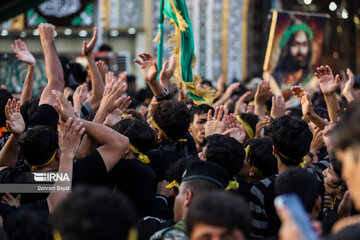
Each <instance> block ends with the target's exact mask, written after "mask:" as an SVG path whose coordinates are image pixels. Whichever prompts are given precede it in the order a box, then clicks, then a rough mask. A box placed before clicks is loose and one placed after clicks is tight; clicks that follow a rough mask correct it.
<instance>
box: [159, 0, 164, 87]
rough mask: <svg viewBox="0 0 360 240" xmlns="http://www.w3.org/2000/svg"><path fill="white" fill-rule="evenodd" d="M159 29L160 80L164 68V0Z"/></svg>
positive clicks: (161, 7) (161, 0)
mask: <svg viewBox="0 0 360 240" xmlns="http://www.w3.org/2000/svg"><path fill="white" fill-rule="evenodd" d="M158 31H159V33H160V42H159V43H158V54H157V57H158V60H157V67H158V70H159V73H158V80H159V75H160V72H161V69H162V59H163V54H164V0H160V16H159V25H158Z"/></svg>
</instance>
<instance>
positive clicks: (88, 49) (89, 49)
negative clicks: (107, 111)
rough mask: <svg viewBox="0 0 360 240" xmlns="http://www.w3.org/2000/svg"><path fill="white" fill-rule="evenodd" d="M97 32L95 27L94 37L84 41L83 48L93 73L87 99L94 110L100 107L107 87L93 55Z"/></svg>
mask: <svg viewBox="0 0 360 240" xmlns="http://www.w3.org/2000/svg"><path fill="white" fill-rule="evenodd" d="M97 34H98V31H97V28H94V33H93V37H92V38H91V40H90V42H89V43H86V41H84V42H83V49H82V53H83V55H84V56H85V58H86V60H87V62H88V64H89V70H90V74H91V84H92V94H91V97H90V98H89V99H88V100H86V101H87V102H88V103H89V105H90V107H91V109H92V110H93V111H94V112H95V111H96V110H97V109H98V108H99V105H100V101H101V98H102V96H103V92H104V88H105V86H104V80H103V78H102V76H101V73H100V71H99V68H98V67H97V65H96V63H95V58H94V56H93V50H94V48H95V44H96V41H97Z"/></svg>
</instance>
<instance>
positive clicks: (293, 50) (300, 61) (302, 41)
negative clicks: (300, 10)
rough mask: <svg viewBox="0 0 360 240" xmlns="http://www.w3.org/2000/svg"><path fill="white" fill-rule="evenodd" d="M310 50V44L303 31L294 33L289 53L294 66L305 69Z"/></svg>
mask: <svg viewBox="0 0 360 240" xmlns="http://www.w3.org/2000/svg"><path fill="white" fill-rule="evenodd" d="M309 50H310V44H309V39H308V36H307V35H306V33H305V32H303V31H299V32H296V33H294V38H293V40H292V42H291V43H290V49H289V53H290V56H291V58H290V59H291V60H292V65H293V66H294V67H295V68H296V69H300V68H304V67H305V66H306V62H307V60H308V59H307V58H308V54H309Z"/></svg>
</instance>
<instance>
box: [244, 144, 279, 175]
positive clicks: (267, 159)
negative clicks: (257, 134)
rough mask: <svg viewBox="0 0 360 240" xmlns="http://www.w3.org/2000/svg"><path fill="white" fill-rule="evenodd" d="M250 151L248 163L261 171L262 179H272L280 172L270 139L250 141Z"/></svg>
mask: <svg viewBox="0 0 360 240" xmlns="http://www.w3.org/2000/svg"><path fill="white" fill-rule="evenodd" d="M249 145H250V150H249V153H248V158H250V159H249V160H248V161H249V163H250V166H252V167H256V168H257V169H258V170H259V171H260V175H262V176H259V177H260V178H261V179H263V178H266V177H270V176H272V175H274V174H276V173H277V172H278V170H277V160H276V158H275V157H274V155H273V147H272V143H271V140H270V139H269V138H255V139H252V140H250V141H249Z"/></svg>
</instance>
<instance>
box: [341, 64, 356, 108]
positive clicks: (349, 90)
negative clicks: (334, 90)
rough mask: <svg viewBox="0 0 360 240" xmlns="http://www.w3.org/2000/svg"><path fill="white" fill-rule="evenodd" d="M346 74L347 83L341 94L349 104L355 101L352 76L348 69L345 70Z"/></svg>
mask: <svg viewBox="0 0 360 240" xmlns="http://www.w3.org/2000/svg"><path fill="white" fill-rule="evenodd" d="M346 73H347V75H348V77H349V79H348V80H347V82H346V83H345V86H344V89H343V90H342V92H341V94H342V95H343V96H344V97H345V98H346V100H347V101H348V102H349V103H350V102H352V101H354V100H355V97H354V94H353V90H354V74H353V72H352V71H351V70H350V68H348V69H346Z"/></svg>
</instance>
